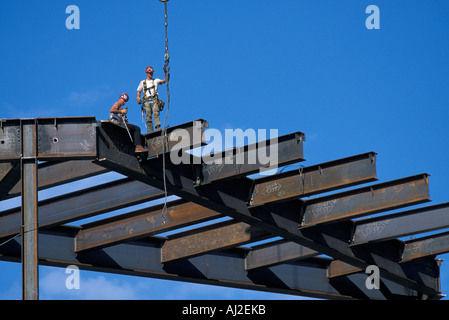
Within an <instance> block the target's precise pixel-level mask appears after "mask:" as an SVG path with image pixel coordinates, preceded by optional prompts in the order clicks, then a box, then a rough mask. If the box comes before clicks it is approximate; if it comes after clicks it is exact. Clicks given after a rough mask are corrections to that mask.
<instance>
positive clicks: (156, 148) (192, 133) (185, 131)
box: [100, 119, 209, 159]
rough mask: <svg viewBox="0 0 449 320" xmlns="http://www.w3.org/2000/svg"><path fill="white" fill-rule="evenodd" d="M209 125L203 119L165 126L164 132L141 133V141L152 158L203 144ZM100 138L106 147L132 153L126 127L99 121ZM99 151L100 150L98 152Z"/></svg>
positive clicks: (132, 149)
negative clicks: (205, 131)
mask: <svg viewBox="0 0 449 320" xmlns="http://www.w3.org/2000/svg"><path fill="white" fill-rule="evenodd" d="M208 126H209V124H208V122H207V121H206V120H203V119H198V120H195V121H191V122H187V123H183V124H180V125H177V126H173V127H170V128H167V131H166V133H165V136H164V135H163V134H164V132H161V131H155V132H152V133H147V134H145V135H143V137H142V142H143V143H144V144H145V146H146V147H147V148H148V154H147V158H148V159H152V158H155V157H158V156H160V155H162V153H163V151H165V153H169V152H184V151H187V150H190V149H192V148H196V147H199V146H201V145H204V143H205V141H204V130H205V129H206V128H207V127H208ZM100 132H101V133H100V139H101V140H102V142H104V143H107V144H108V149H115V148H116V149H119V150H121V151H122V152H123V151H125V152H126V153H128V154H134V145H133V144H132V142H131V141H130V139H129V137H128V133H127V132H126V129H125V128H124V127H122V126H120V125H116V124H113V123H111V122H109V121H100ZM164 141H165V146H164ZM100 153H101V152H100Z"/></svg>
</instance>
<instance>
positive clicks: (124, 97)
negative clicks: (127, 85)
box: [119, 93, 129, 102]
mask: <svg viewBox="0 0 449 320" xmlns="http://www.w3.org/2000/svg"><path fill="white" fill-rule="evenodd" d="M119 99H123V100H124V101H125V102H128V100H129V96H128V95H127V94H126V93H122V94H121V95H120V98H119Z"/></svg>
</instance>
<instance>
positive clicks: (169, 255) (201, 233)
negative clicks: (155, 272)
mask: <svg viewBox="0 0 449 320" xmlns="http://www.w3.org/2000/svg"><path fill="white" fill-rule="evenodd" d="M269 236H270V234H269V233H268V232H267V231H264V230H263V229H258V228H255V227H253V226H251V225H249V224H246V223H244V222H235V221H233V220H231V221H225V222H220V223H215V224H213V225H209V226H206V227H202V228H197V229H193V230H189V231H186V232H182V233H178V234H175V235H173V236H169V237H168V240H167V241H166V242H165V243H164V245H163V246H162V260H161V261H162V262H163V263H166V262H171V261H175V260H179V259H185V258H188V257H194V256H197V255H201V254H205V253H208V252H212V251H217V250H224V249H228V248H231V247H236V246H239V245H243V244H246V243H249V242H253V241H258V240H262V239H264V238H266V237H269Z"/></svg>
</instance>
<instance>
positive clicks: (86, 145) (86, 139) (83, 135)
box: [0, 117, 97, 161]
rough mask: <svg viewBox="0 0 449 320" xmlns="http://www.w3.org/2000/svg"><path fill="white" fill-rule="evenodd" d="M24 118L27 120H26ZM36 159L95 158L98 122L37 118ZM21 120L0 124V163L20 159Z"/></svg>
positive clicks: (92, 119)
mask: <svg viewBox="0 0 449 320" xmlns="http://www.w3.org/2000/svg"><path fill="white" fill-rule="evenodd" d="M28 120H29V119H27V120H26V121H28ZM33 120H34V121H36V126H37V133H36V135H37V140H36V141H37V158H38V159H39V160H70V159H95V158H96V156H97V145H96V142H97V137H96V130H97V123H96V120H95V117H61V118H36V119H33ZM21 121H22V120H19V119H7V120H1V121H0V161H8V160H18V159H19V158H20V157H21V146H20V145H21V142H20V141H21V140H20V132H21Z"/></svg>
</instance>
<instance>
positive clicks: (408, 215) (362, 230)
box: [352, 202, 449, 245]
mask: <svg viewBox="0 0 449 320" xmlns="http://www.w3.org/2000/svg"><path fill="white" fill-rule="evenodd" d="M447 227H449V202H447V203H442V204H437V205H432V206H426V207H422V208H419V209H414V210H408V211H404V212H398V213H394V214H389V215H386V216H381V217H377V218H370V219H363V220H359V221H357V222H356V223H355V228H354V230H355V231H354V237H353V239H352V244H353V245H359V244H363V243H366V242H371V241H383V240H388V239H393V238H397V237H403V236H408V235H412V234H416V233H423V232H428V231H433V230H437V229H443V228H447Z"/></svg>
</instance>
